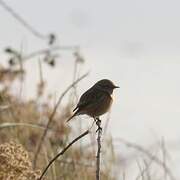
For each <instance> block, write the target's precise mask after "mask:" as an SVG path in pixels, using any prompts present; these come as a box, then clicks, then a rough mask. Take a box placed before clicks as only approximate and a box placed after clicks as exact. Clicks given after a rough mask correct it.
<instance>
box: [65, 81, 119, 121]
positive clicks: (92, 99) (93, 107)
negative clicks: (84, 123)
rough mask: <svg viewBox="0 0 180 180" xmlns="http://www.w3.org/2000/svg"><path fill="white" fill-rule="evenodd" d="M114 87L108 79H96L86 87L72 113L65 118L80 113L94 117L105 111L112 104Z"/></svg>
mask: <svg viewBox="0 0 180 180" xmlns="http://www.w3.org/2000/svg"><path fill="white" fill-rule="evenodd" d="M115 88H119V87H118V86H115V85H114V83H113V82H112V81H110V80H108V79H103V80H100V81H98V82H97V83H96V84H94V86H92V87H91V88H90V89H88V90H87V91H86V92H85V93H84V94H83V95H82V96H81V97H80V100H79V102H78V104H77V106H76V108H75V109H74V110H73V112H74V114H73V115H72V116H71V117H70V118H69V119H68V120H67V121H70V120H71V119H72V118H73V117H75V116H77V115H81V114H86V115H89V116H90V117H93V118H96V117H99V116H101V115H103V114H104V113H106V112H107V111H108V110H109V108H110V107H111V104H112V101H113V100H112V97H111V95H112V93H113V90H114V89H115Z"/></svg>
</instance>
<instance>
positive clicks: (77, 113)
mask: <svg viewBox="0 0 180 180" xmlns="http://www.w3.org/2000/svg"><path fill="white" fill-rule="evenodd" d="M77 114H78V113H77V111H76V112H75V113H74V114H73V115H72V116H71V117H70V118H68V119H67V120H66V122H69V121H70V120H72V119H73V118H74V117H75V116H76V115H77Z"/></svg>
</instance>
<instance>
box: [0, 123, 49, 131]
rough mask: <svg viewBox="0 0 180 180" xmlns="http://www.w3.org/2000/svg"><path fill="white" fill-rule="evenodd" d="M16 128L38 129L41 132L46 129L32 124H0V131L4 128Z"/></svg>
mask: <svg viewBox="0 0 180 180" xmlns="http://www.w3.org/2000/svg"><path fill="white" fill-rule="evenodd" d="M17 126H23V127H26V126H27V127H32V128H38V129H41V130H44V129H45V128H46V127H45V126H42V125H38V124H32V123H13V122H5V123H1V124H0V130H1V129H4V128H11V127H17Z"/></svg>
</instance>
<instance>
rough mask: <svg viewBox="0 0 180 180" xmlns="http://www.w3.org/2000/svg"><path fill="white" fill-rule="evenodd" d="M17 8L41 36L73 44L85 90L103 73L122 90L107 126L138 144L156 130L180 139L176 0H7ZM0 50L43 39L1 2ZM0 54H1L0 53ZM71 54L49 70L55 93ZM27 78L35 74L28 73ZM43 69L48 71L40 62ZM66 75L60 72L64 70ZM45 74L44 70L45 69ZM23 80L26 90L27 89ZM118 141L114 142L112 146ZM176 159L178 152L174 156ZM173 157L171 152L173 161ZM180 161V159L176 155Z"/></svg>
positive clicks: (30, 48) (149, 139)
mask: <svg viewBox="0 0 180 180" xmlns="http://www.w3.org/2000/svg"><path fill="white" fill-rule="evenodd" d="M6 2H8V4H9V5H11V7H13V8H14V9H15V10H16V11H17V12H18V13H19V14H21V15H22V16H23V17H24V18H25V19H26V20H27V21H28V22H29V23H30V24H32V25H33V26H34V27H36V29H37V30H38V31H40V32H42V33H44V34H48V33H49V32H55V33H56V34H57V35H58V37H59V44H62V45H73V44H78V45H80V46H81V47H82V53H83V55H84V57H85V59H86V65H85V67H84V68H82V72H85V71H86V70H91V74H90V76H89V77H88V78H87V79H86V81H82V82H81V84H80V88H79V89H80V90H79V92H80V93H81V92H83V91H84V90H85V89H87V88H88V87H89V86H91V85H92V84H93V83H94V82H96V81H97V80H99V79H102V78H109V79H112V80H113V81H114V82H115V83H116V84H117V85H119V86H120V87H121V88H120V90H117V91H116V92H115V99H116V100H115V103H114V104H113V109H112V113H111V122H110V126H109V131H110V132H111V133H112V134H113V137H115V138H116V137H123V138H126V139H128V140H130V141H133V142H137V143H145V144H148V143H151V142H153V141H154V140H155V139H156V138H161V137H162V136H163V137H164V138H165V139H166V140H167V141H177V143H178V142H179V138H180V131H179V128H180V94H179V93H180V83H179V78H180V35H179V34H180V11H179V7H180V1H175V0H171V1H168V0H151V1H147V0H126V1H122V0H111V1H104V0H99V1H96V0H91V1H87V0H76V1H72V0H71V1H70V0H66V1H65V0H63V1H58V0H54V1H50V0H46V1H44V0H38V1H37V0H31V1H24V0H8V1H6ZM0 14H1V15H0V22H1V27H0V49H2V48H4V47H5V46H7V45H11V46H13V47H16V48H19V49H20V47H21V46H23V51H25V52H31V51H33V50H35V49H38V48H43V47H45V45H44V44H45V43H43V42H42V41H41V40H39V39H37V38H36V37H34V36H33V35H31V34H30V33H29V32H28V31H27V30H26V29H25V28H24V27H22V26H21V25H20V24H19V23H18V22H17V21H16V20H14V18H13V17H11V16H10V15H9V14H8V13H7V12H6V11H5V10H4V9H3V8H2V7H0ZM1 57H2V58H5V57H6V56H5V55H4V54H3V53H1ZM72 63H73V60H72V58H70V57H69V58H68V57H67V58H65V59H63V57H62V59H60V60H59V62H58V67H57V68H56V69H55V71H50V72H51V77H50V76H49V73H48V75H47V77H48V78H50V80H51V82H50V89H51V91H54V92H56V93H57V94H58V93H59V92H61V90H63V89H65V87H62V85H61V83H59V82H60V81H62V79H63V81H64V82H65V85H68V84H69V82H71V80H72V74H70V75H69V76H68V75H67V70H68V69H70V70H69V71H70V72H71V70H72V67H70V65H72ZM29 72H30V74H31V77H30V79H31V80H33V81H35V80H37V79H38V77H37V72H36V71H35V70H34V72H32V70H31V71H29ZM44 72H45V73H46V72H49V68H48V67H46V66H45V67H44ZM64 74H66V76H64ZM45 76H46V75H45ZM29 82H32V81H28V82H26V85H25V87H28V88H27V89H26V88H25V92H26V93H25V96H28V95H30V94H31V92H32V90H33V87H31V85H30V84H29ZM118 147H119V146H118ZM178 157H179V156H178ZM178 159H179V158H177V160H178ZM178 162H179V163H180V161H178Z"/></svg>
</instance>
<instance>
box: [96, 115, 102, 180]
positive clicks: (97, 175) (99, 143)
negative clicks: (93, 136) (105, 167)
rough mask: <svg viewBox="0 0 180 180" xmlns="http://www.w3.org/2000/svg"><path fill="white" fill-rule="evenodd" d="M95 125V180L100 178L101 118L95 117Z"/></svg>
mask: <svg viewBox="0 0 180 180" xmlns="http://www.w3.org/2000/svg"><path fill="white" fill-rule="evenodd" d="M96 125H97V127H98V129H97V133H98V137H97V145H98V149H97V156H96V180H100V164H101V136H102V127H101V120H100V119H99V118H96Z"/></svg>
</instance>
